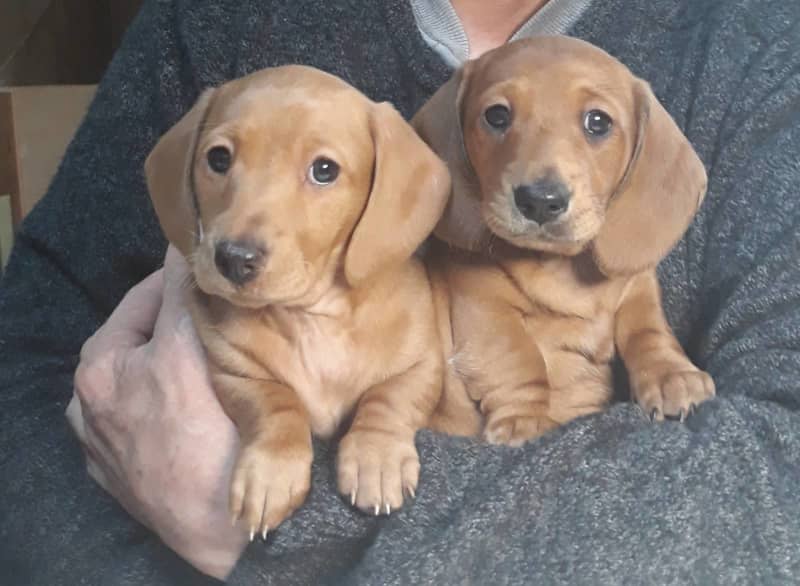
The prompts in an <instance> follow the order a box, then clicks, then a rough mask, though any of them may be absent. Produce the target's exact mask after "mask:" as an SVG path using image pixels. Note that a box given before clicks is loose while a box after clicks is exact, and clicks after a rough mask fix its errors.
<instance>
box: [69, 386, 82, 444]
mask: <svg viewBox="0 0 800 586" xmlns="http://www.w3.org/2000/svg"><path fill="white" fill-rule="evenodd" d="M65 415H66V417H67V422H68V423H69V426H70V427H71V428H72V431H74V432H75V435H76V436H77V437H78V440H79V441H80V442H81V443H82V444H85V443H86V429H85V424H84V421H83V409H82V408H81V402H80V400H79V399H78V397H77V396H75V395H74V394H73V395H72V399H70V401H69V405H67V411H66V413H65Z"/></svg>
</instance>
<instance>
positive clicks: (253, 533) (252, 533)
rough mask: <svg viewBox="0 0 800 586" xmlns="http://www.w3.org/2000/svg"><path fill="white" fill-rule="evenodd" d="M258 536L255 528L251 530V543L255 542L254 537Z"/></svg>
mask: <svg viewBox="0 0 800 586" xmlns="http://www.w3.org/2000/svg"><path fill="white" fill-rule="evenodd" d="M255 536H256V531H255V529H251V530H250V543H253V538H254V537H255Z"/></svg>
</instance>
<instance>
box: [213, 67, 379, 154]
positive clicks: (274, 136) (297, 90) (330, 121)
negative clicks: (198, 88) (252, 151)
mask: <svg viewBox="0 0 800 586" xmlns="http://www.w3.org/2000/svg"><path fill="white" fill-rule="evenodd" d="M368 107H369V101H368V100H367V99H366V98H365V97H364V96H363V95H361V94H360V93H359V92H357V91H355V90H354V89H353V88H351V87H349V86H347V85H346V84H344V83H343V82H340V81H339V80H337V79H336V78H331V77H330V76H316V75H307V74H306V75H297V76H295V77H292V76H291V75H290V76H286V75H264V76H260V77H252V76H251V77H250V78H244V79H242V80H237V81H236V82H232V83H230V84H228V85H226V86H223V87H222V88H220V90H219V92H218V95H217V96H215V98H214V101H213V103H212V106H211V109H210V111H209V114H208V116H207V118H206V120H205V123H204V128H203V131H204V134H208V133H222V134H225V135H228V136H229V137H230V138H232V139H235V140H236V139H238V140H242V141H248V140H252V139H254V138H255V137H256V136H257V137H258V139H259V140H260V139H263V140H267V139H270V140H281V141H288V142H287V144H292V143H295V142H297V141H303V140H307V139H309V138H311V137H315V138H316V139H317V140H319V141H323V142H324V141H327V140H337V142H339V143H345V144H346V143H352V142H355V143H362V142H364V141H365V140H367V139H368V138H369V128H368Z"/></svg>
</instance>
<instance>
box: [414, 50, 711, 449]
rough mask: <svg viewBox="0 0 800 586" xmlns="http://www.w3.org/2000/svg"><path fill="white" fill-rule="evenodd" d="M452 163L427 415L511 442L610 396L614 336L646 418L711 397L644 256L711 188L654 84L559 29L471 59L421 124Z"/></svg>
mask: <svg viewBox="0 0 800 586" xmlns="http://www.w3.org/2000/svg"><path fill="white" fill-rule="evenodd" d="M413 123H414V125H415V128H416V129H417V130H418V132H419V133H420V135H421V136H422V137H423V138H424V139H425V141H426V142H428V144H430V145H431V146H432V147H433V149H434V150H435V151H436V152H437V153H438V154H439V155H440V156H441V157H443V158H444V159H445V160H446V161H447V163H448V164H449V166H450V171H451V175H452V180H453V194H452V199H451V201H450V203H449V205H448V208H447V210H446V212H445V214H444V216H443V218H442V220H441V222H440V223H439V225H438V226H437V229H436V232H435V233H436V235H437V236H438V237H439V238H441V239H442V240H444V241H446V242H448V243H450V245H451V246H453V247H454V248H451V249H449V250H448V248H447V246H443V245H442V246H439V247H438V250H436V251H434V253H433V255H432V259H431V269H432V271H433V272H434V273H435V274H436V276H437V278H438V291H439V293H438V298H439V299H438V303H439V305H440V306H441V317H442V318H443V321H442V323H441V324H440V328H441V329H440V333H441V335H442V336H443V337H444V338H445V350H446V357H449V360H448V363H449V365H450V368H449V369H448V372H447V384H446V388H445V392H444V395H443V399H442V402H441V404H440V405H439V407H438V409H437V413H436V416H435V417H434V419H433V426H434V427H436V428H438V429H441V430H444V431H449V432H453V433H463V434H475V433H479V432H481V431H482V432H483V434H484V436H485V437H486V438H487V439H488V440H489V441H491V442H495V443H509V444H514V445H518V444H520V443H522V442H524V441H525V440H528V439H530V438H532V437H535V436H537V435H539V434H541V433H543V432H545V431H546V430H548V429H551V428H552V427H554V426H556V425H558V424H561V423H564V422H566V421H569V420H570V419H573V418H575V417H578V416H580V415H585V414H588V413H593V412H596V411H599V410H601V409H603V408H604V406H606V405H607V403H608V402H609V400H610V398H611V392H612V388H611V367H610V363H611V361H612V358H613V357H614V354H615V349H616V350H617V351H618V352H619V353H620V354H621V356H622V358H623V360H624V362H625V365H626V366H627V369H628V372H629V375H630V379H631V384H632V392H633V396H634V398H635V399H636V401H638V403H639V404H640V405H641V406H642V408H643V409H644V410H645V412H646V413H648V414H650V415H651V417H652V418H654V419H661V418H663V417H664V416H674V417H677V418H680V419H683V418H684V417H685V416H687V415H688V414H689V412H690V411H691V409H692V408H693V406H694V405H696V404H698V403H700V402H701V401H704V400H706V399H708V398H709V397H711V396H712V395H713V394H714V385H713V382H712V380H711V378H710V377H709V376H708V375H707V374H706V373H704V372H702V371H700V370H698V369H697V368H696V367H695V366H694V365H693V364H692V363H691V362H690V361H689V359H688V358H687V357H686V355H685V354H684V352H683V351H682V349H681V348H680V345H679V344H678V342H677V341H676V339H675V337H674V336H673V334H672V332H671V330H670V328H669V325H668V324H667V322H666V320H665V318H664V314H663V311H662V309H661V304H660V291H659V286H658V282H657V280H656V275H655V271H654V267H655V266H656V264H657V263H658V262H659V261H660V260H661V259H662V258H663V257H664V256H665V255H666V254H667V252H668V251H669V250H670V248H671V247H672V246H673V245H674V244H675V243H676V242H677V241H678V239H679V238H680V237H681V235H682V234H683V233H684V231H685V230H686V228H687V226H688V225H689V223H690V222H691V219H692V217H693V215H694V213H695V211H696V210H697V208H698V206H699V205H700V203H701V201H702V199H703V197H704V194H705V188H706V174H705V171H704V169H703V165H702V164H701V162H700V160H699V159H698V157H697V155H696V154H695V152H694V151H693V149H692V147H691V145H690V144H689V142H688V141H687V140H686V138H685V137H684V136H683V135H682V133H681V132H680V130H679V129H678V127H677V126H676V125H675V123H674V122H673V120H672V119H671V118H670V116H669V115H668V114H667V112H666V111H665V110H664V108H663V107H662V106H661V105H660V104H659V103H658V101H657V100H656V98H655V97H654V96H653V93H652V91H651V90H650V88H649V86H648V85H647V84H646V83H645V82H643V81H641V80H639V79H636V78H635V77H634V76H633V75H632V74H631V73H630V71H628V69H626V68H625V67H624V66H623V65H622V64H620V63H619V62H618V61H616V60H615V59H613V58H612V57H610V56H609V55H608V54H606V53H604V52H603V51H601V50H600V49H598V48H595V47H593V46H591V45H589V44H587V43H584V42H582V41H578V40H574V39H569V38H565V37H550V38H537V39H531V40H525V41H519V42H515V43H512V44H509V45H506V46H503V47H501V48H499V49H496V50H494V51H492V52H490V53H487V54H486V55H485V56H483V57H481V58H480V59H478V60H477V61H475V62H470V63H468V64H467V65H466V66H465V67H464V68H463V69H462V70H460V71H458V72H457V73H456V74H455V75H454V76H453V78H452V79H451V80H450V81H449V82H448V83H447V84H446V85H445V86H443V87H442V88H441V89H440V90H439V91H438V92H437V93H436V94H435V95H434V96H433V98H431V100H430V101H429V102H428V104H426V105H425V106H424V107H423V108H422V110H421V111H420V112H419V113H418V114H417V116H415V118H414V121H413Z"/></svg>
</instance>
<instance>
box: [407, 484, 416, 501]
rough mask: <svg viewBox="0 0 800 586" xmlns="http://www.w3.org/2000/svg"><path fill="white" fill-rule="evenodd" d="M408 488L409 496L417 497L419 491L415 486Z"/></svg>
mask: <svg viewBox="0 0 800 586" xmlns="http://www.w3.org/2000/svg"><path fill="white" fill-rule="evenodd" d="M406 490H408V496H410V497H411V498H412V499H415V498H417V493H416V491H415V490H414V487H413V486H409V487H408V488H407V489H406Z"/></svg>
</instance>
